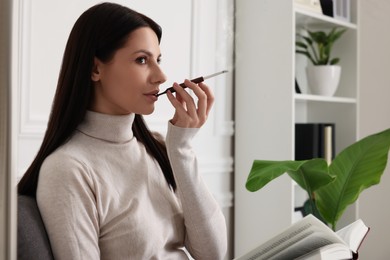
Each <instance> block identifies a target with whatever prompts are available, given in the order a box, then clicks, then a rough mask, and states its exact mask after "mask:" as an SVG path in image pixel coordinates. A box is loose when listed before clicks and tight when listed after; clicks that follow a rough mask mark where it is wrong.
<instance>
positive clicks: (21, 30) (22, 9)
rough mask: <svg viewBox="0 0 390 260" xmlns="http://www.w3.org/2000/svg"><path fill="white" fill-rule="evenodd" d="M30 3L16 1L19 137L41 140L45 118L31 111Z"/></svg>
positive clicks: (26, 0) (24, 0)
mask: <svg viewBox="0 0 390 260" xmlns="http://www.w3.org/2000/svg"><path fill="white" fill-rule="evenodd" d="M31 5H32V3H31V1H28V0H19V1H18V17H19V19H18V23H19V24H18V27H17V37H16V38H17V48H18V50H17V57H16V60H17V62H18V64H17V70H18V71H17V75H18V77H17V78H18V79H17V89H18V94H19V95H18V96H19V98H18V103H19V104H18V107H19V108H20V109H19V111H18V114H17V116H18V122H19V135H20V136H25V137H31V138H41V137H42V136H43V133H44V132H45V130H46V125H47V117H46V116H45V115H39V114H33V113H32V111H31V29H32V28H31V24H32V23H31V20H32V19H31V16H32V8H31Z"/></svg>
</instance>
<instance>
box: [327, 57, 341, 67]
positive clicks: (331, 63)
mask: <svg viewBox="0 0 390 260" xmlns="http://www.w3.org/2000/svg"><path fill="white" fill-rule="evenodd" d="M339 61H340V58H334V59H332V60H331V61H330V62H329V64H330V65H336V64H337V63H339Z"/></svg>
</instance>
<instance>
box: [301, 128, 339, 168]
mask: <svg viewBox="0 0 390 260" xmlns="http://www.w3.org/2000/svg"><path fill="white" fill-rule="evenodd" d="M335 140H336V138H335V124H334V123H296V124H295V160H309V159H312V158H324V159H325V160H326V161H327V162H328V163H330V162H331V161H332V159H333V158H334V157H335Z"/></svg>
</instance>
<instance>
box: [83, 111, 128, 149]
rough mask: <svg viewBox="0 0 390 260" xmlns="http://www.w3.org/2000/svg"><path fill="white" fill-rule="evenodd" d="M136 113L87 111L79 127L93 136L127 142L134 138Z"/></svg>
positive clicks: (111, 140)
mask: <svg viewBox="0 0 390 260" xmlns="http://www.w3.org/2000/svg"><path fill="white" fill-rule="evenodd" d="M134 117H135V114H134V113H132V114H129V115H107V114H101V113H97V112H93V111H87V113H86V114H85V117H84V121H83V122H82V123H81V124H80V125H79V126H78V127H77V129H78V130H79V131H80V132H82V133H84V134H86V135H88V136H91V137H93V138H97V139H101V140H104V141H108V142H112V143H125V142H128V141H130V139H131V138H133V131H132V129H131V127H132V126H133V122H134Z"/></svg>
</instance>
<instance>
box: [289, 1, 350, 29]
mask: <svg viewBox="0 0 390 260" xmlns="http://www.w3.org/2000/svg"><path fill="white" fill-rule="evenodd" d="M294 11H295V16H296V17H295V20H296V24H297V25H298V26H300V27H305V26H308V25H310V26H318V27H329V24H331V25H336V26H342V27H345V28H349V29H357V25H356V24H354V23H351V22H346V21H343V20H339V19H335V18H332V17H329V16H326V15H323V14H319V13H315V12H311V11H307V10H305V9H302V8H300V7H297V6H296V7H294Z"/></svg>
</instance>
